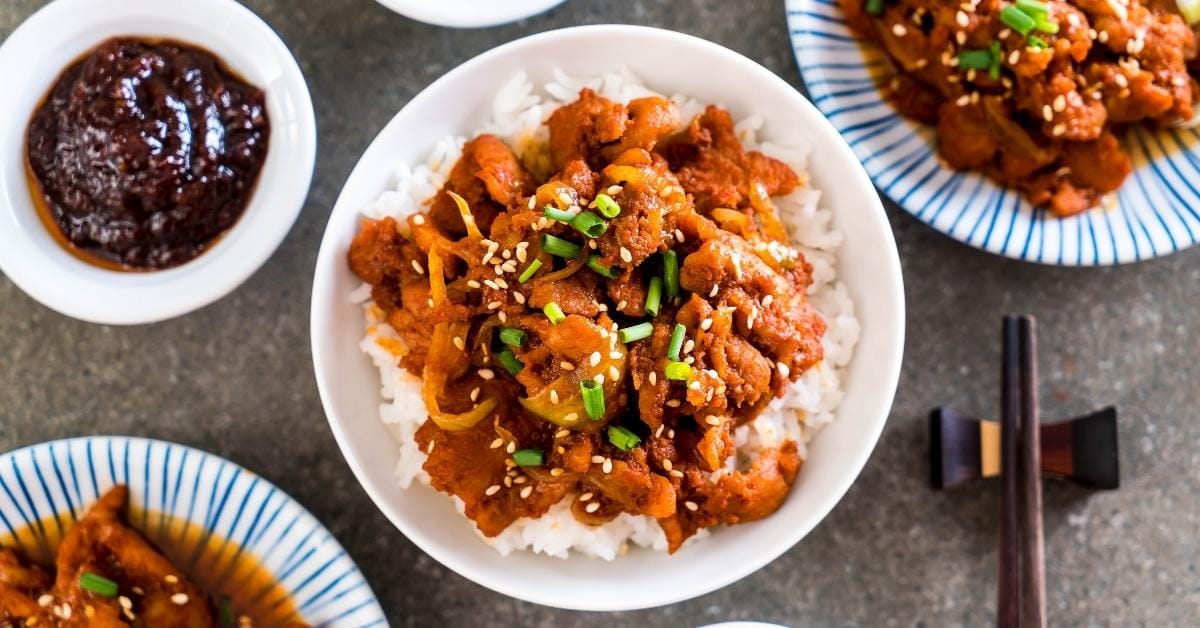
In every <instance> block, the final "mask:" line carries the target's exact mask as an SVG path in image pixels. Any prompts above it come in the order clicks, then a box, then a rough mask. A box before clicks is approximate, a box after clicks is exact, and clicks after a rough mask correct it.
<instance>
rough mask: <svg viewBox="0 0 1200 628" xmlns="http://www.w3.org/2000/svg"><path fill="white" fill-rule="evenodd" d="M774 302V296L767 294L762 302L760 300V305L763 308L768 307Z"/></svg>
mask: <svg viewBox="0 0 1200 628" xmlns="http://www.w3.org/2000/svg"><path fill="white" fill-rule="evenodd" d="M774 302H775V295H773V294H768V295H767V296H765V297H763V300H762V304H763V305H765V306H769V305H771V304H772V303H774Z"/></svg>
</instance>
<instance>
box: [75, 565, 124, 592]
mask: <svg viewBox="0 0 1200 628" xmlns="http://www.w3.org/2000/svg"><path fill="white" fill-rule="evenodd" d="M79 588H81V589H83V590H85V591H91V592H92V593H95V594H96V595H99V596H100V597H115V596H116V595H117V591H119V590H120V589H121V588H120V587H119V586H117V583H116V582H113V581H112V580H109V579H108V578H105V577H104V576H101V575H99V574H94V573H92V572H90V571H85V572H84V573H83V575H82V576H80V577H79Z"/></svg>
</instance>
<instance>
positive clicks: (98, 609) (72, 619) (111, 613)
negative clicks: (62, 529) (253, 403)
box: [0, 486, 218, 628]
mask: <svg viewBox="0 0 1200 628" xmlns="http://www.w3.org/2000/svg"><path fill="white" fill-rule="evenodd" d="M128 495H129V491H128V489H126V488H125V487H123V486H119V487H116V488H114V489H112V490H110V491H109V492H108V493H106V494H105V495H104V496H103V497H102V498H101V499H100V501H99V502H97V503H96V504H95V505H93V506H92V507H91V508H90V509H89V510H88V512H87V514H86V515H84V516H83V518H81V519H80V520H79V521H78V522H77V523H75V524H74V526H72V527H71V529H70V530H69V531H68V532H67V535H66V536H65V537H64V538H63V542H62V545H61V546H60V547H59V549H58V557H57V560H56V564H55V571H56V572H57V573H56V576H54V577H53V578H52V577H51V576H50V575H49V574H47V573H46V572H44V571H42V570H41V569H40V568H38V567H36V566H32V565H30V564H28V563H26V562H24V561H23V560H22V559H21V557H20V556H19V555H18V554H17V553H16V552H15V551H13V550H10V549H6V548H0V626H26V627H32V626H92V627H100V628H109V627H112V628H117V627H124V626H173V627H178V628H190V627H192V626H196V627H205V628H207V627H211V626H217V625H218V624H217V621H216V614H215V613H214V611H213V606H212V603H211V602H210V601H209V599H208V597H207V596H205V595H204V593H203V592H201V591H200V590H199V589H198V588H196V586H195V585H193V584H192V583H191V582H189V581H188V580H187V579H186V578H185V577H184V576H183V574H182V573H181V572H180V571H179V570H178V569H176V568H175V566H174V565H172V564H171V562H170V561H168V560H167V559H166V558H165V557H163V555H162V554H160V553H159V552H158V550H156V549H155V548H154V547H153V546H152V545H150V543H149V542H147V541H146V539H144V538H142V536H141V535H140V534H138V533H137V532H136V531H134V530H133V529H132V528H130V527H128V526H127V525H125V523H124V522H123V521H122V519H121V511H122V510H123V509H124V508H125V502H126V500H127V498H128Z"/></svg>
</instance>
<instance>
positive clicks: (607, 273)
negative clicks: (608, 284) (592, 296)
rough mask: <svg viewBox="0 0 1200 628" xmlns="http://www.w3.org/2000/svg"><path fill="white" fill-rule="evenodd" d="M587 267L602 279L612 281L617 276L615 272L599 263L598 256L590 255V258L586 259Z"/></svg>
mask: <svg viewBox="0 0 1200 628" xmlns="http://www.w3.org/2000/svg"><path fill="white" fill-rule="evenodd" d="M587 266H588V268H590V269H592V270H594V271H596V274H598V275H601V276H603V277H608V278H609V279H614V278H616V276H617V271H615V270H613V269H612V268H610V267H608V266H605V265H604V264H601V263H600V256H599V255H596V254H592V256H591V257H589V258H588V261H587Z"/></svg>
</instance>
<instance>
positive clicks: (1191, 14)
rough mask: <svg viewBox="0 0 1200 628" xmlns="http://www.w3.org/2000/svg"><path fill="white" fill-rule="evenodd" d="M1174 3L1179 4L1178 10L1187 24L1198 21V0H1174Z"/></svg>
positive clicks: (1199, 14) (1193, 23) (1199, 13)
mask: <svg viewBox="0 0 1200 628" xmlns="http://www.w3.org/2000/svg"><path fill="white" fill-rule="evenodd" d="M1175 4H1177V5H1179V12H1180V13H1182V14H1183V19H1185V20H1187V23H1188V24H1189V25H1192V26H1195V25H1196V23H1197V22H1200V0H1175Z"/></svg>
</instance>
